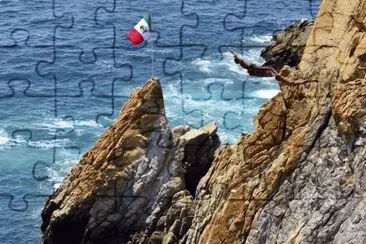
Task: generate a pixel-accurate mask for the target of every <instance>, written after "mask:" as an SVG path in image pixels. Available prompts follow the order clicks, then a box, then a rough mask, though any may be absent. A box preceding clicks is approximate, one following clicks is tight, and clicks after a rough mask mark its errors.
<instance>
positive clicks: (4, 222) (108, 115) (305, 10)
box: [0, 0, 320, 244]
mask: <svg viewBox="0 0 366 244" xmlns="http://www.w3.org/2000/svg"><path fill="white" fill-rule="evenodd" d="M319 4H320V0H292V1H288V0H261V1H258V0H232V1H223V0H212V1H208V0H207V1H204V0H202V1H199V0H195V1H193V0H192V1H184V0H183V1H181V0H176V1H170V0H157V1H141V0H135V1H121V0H119V1H113V0H103V1H102V0H90V1H77V0H62V1H61V0H53V1H52V0H47V1H46V0H0V243H14V244H18V243H40V242H41V232H40V224H41V218H40V212H41V209H42V207H43V205H44V203H45V200H46V198H47V195H49V194H50V193H52V191H53V190H54V189H56V188H57V187H58V186H59V185H60V183H61V182H62V179H63V177H64V176H65V175H66V174H67V173H68V172H69V170H70V168H71V167H72V165H74V164H75V163H77V162H78V160H79V159H80V157H81V156H82V154H83V153H85V152H86V151H87V150H88V149H89V148H90V147H91V146H92V145H93V144H94V142H95V141H96V139H97V138H98V136H99V135H101V133H102V132H103V131H104V130H105V129H106V128H107V127H108V126H109V125H110V124H111V123H112V122H113V120H114V119H115V118H116V116H117V115H118V113H119V111H120V108H121V106H122V105H123V103H124V102H125V101H126V99H127V98H128V96H129V94H130V93H131V92H132V91H133V90H134V89H135V88H137V87H139V86H142V85H143V84H144V82H145V81H146V80H147V79H148V78H150V77H151V76H158V77H159V78H160V81H161V84H162V87H163V91H164V100H165V106H166V115H167V117H168V119H169V123H170V126H171V127H175V126H178V125H181V124H189V125H191V126H192V127H199V126H202V125H204V124H206V123H208V122H210V121H216V123H217V124H218V126H219V134H220V137H221V140H222V142H223V143H233V142H235V140H236V139H237V138H238V137H239V136H240V134H241V133H242V132H251V131H252V130H253V118H254V115H255V114H256V113H257V112H258V110H259V108H260V106H261V105H262V104H263V103H265V102H266V101H268V99H270V98H271V97H273V96H274V95H275V94H277V93H278V91H279V88H278V85H277V82H276V81H275V80H274V79H272V78H252V77H248V74H247V73H246V71H245V70H243V69H241V68H240V67H239V66H237V65H236V64H235V63H234V62H233V58H232V55H231V54H230V52H229V50H233V51H235V52H237V53H238V54H240V55H242V56H243V57H244V58H245V59H246V60H248V61H250V62H253V63H256V64H261V63H263V60H262V59H261V58H260V51H261V49H262V48H263V47H264V46H266V45H268V44H269V43H270V41H271V37H272V34H273V33H274V32H276V31H278V30H280V29H282V28H284V27H285V26H286V25H288V24H290V23H292V22H294V21H296V20H300V19H308V18H314V17H315V15H316V13H317V10H318V8H319ZM148 11H151V15H152V32H151V33H149V37H148V40H147V41H146V42H145V43H144V44H141V45H140V46H137V47H135V46H132V45H131V44H130V43H129V42H128V40H126V35H127V33H128V31H129V30H130V29H131V28H132V27H133V26H134V25H135V24H136V23H137V22H138V21H139V19H140V18H141V17H142V16H143V14H144V13H145V12H148Z"/></svg>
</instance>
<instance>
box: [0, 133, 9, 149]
mask: <svg viewBox="0 0 366 244" xmlns="http://www.w3.org/2000/svg"><path fill="white" fill-rule="evenodd" d="M10 140H11V138H10V137H9V135H8V134H7V133H6V131H5V130H4V129H0V146H2V145H6V144H8V143H9V142H10Z"/></svg>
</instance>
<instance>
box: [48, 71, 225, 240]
mask: <svg viewBox="0 0 366 244" xmlns="http://www.w3.org/2000/svg"><path fill="white" fill-rule="evenodd" d="M216 131H217V126H216V125H214V124H209V125H207V126H205V127H203V128H202V129H198V130H194V129H192V130H191V129H190V128H189V127H186V126H185V127H182V128H181V129H176V130H175V137H174V138H173V134H172V132H171V130H170V129H169V127H168V122H167V120H166V117H165V113H164V103H163V95H162V89H161V87H160V84H159V81H158V80H157V79H156V78H154V79H151V80H149V81H148V82H147V83H146V84H145V86H144V87H143V88H141V89H138V90H137V91H135V92H134V93H133V95H132V96H131V98H130V99H129V101H128V102H127V103H126V104H125V105H124V107H123V108H122V110H121V112H120V115H119V116H118V118H117V120H116V121H115V122H114V124H113V125H112V126H111V127H110V128H109V129H107V130H106V131H105V132H104V134H103V135H102V136H101V137H100V139H99V140H98V141H97V143H96V144H95V145H94V146H93V148H92V149H91V150H90V151H89V152H87V153H86V154H85V155H84V156H83V158H82V159H81V161H80V162H79V163H78V164H77V165H75V166H74V167H73V169H72V171H71V173H70V174H69V175H68V176H67V177H66V179H65V180H64V182H63V184H62V185H61V186H60V188H59V189H58V190H57V191H56V192H55V193H53V194H52V195H51V196H50V198H49V199H48V201H47V202H46V205H45V207H44V209H43V211H42V219H43V224H42V231H43V238H44V242H45V243H114V242H116V241H117V242H119V243H125V242H128V241H133V242H149V243H161V242H163V241H164V242H165V243H175V242H176V241H177V240H179V239H181V238H182V237H183V236H184V235H185V233H186V232H187V230H188V228H189V227H190V225H191V221H192V218H193V215H194V213H193V212H192V210H193V207H192V206H193V198H192V196H191V195H190V193H189V192H188V191H187V190H186V189H187V186H186V185H187V183H186V181H185V178H189V179H190V177H193V178H194V180H195V181H197V182H198V181H199V180H200V178H201V177H203V175H204V174H205V173H206V171H207V169H208V168H209V166H210V163H211V161H212V158H213V153H214V151H215V149H216V148H217V147H218V144H219V141H218V137H217V135H216ZM179 133H180V134H179ZM192 145H194V146H193V147H192ZM188 151H189V156H188V155H187V152H188ZM193 159H194V160H193ZM193 165H196V166H197V167H198V168H199V167H200V166H201V165H203V166H204V169H203V170H202V169H201V171H198V172H196V171H193V170H191V169H190V167H191V166H193ZM185 168H187V169H185ZM193 173H194V175H193V176H188V174H193ZM189 184H191V183H189ZM190 186H191V185H190ZM194 187H195V186H194ZM194 190H195V189H194Z"/></svg>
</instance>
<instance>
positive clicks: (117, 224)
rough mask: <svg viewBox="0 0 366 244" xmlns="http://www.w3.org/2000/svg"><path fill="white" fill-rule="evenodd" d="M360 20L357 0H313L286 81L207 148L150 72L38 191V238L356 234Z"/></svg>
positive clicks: (361, 175)
mask: <svg viewBox="0 0 366 244" xmlns="http://www.w3.org/2000/svg"><path fill="white" fill-rule="evenodd" d="M365 23H366V0H352V1H344V0H324V1H323V2H322V5H321V8H320V12H319V14H318V16H317V19H316V21H315V23H314V26H313V29H312V30H311V33H310V36H309V38H308V40H307V43H306V47H305V49H304V51H303V56H302V60H301V62H300V63H299V64H298V65H297V66H296V65H295V66H294V67H293V68H288V67H286V68H283V69H282V70H281V75H283V76H284V77H286V78H287V79H288V80H292V81H294V82H281V81H280V83H279V84H280V88H281V92H280V93H279V94H278V95H276V96H275V97H274V98H273V99H271V100H270V101H269V102H268V103H266V104H265V105H263V107H262V108H261V110H260V112H259V114H258V115H257V117H256V118H255V126H256V129H255V131H254V133H252V134H243V135H242V136H241V138H240V139H239V140H238V142H237V143H236V144H234V145H225V146H222V147H220V148H219V149H218V150H216V153H215V156H214V155H213V154H214V151H215V149H216V148H217V147H218V139H217V136H216V127H215V126H214V125H212V124H210V125H207V126H206V127H204V128H202V129H200V130H193V129H189V128H188V127H186V126H181V127H178V128H175V129H173V130H172V131H171V130H170V129H169V127H168V125H167V121H166V118H165V116H164V107H163V100H162V94H161V89H160V85H159V83H158V82H157V81H154V80H150V81H149V82H148V83H147V84H146V85H145V86H144V88H142V89H140V90H138V91H137V92H135V93H134V95H133V96H132V98H131V99H130V101H129V102H128V103H127V104H126V105H125V106H124V108H123V109H122V111H121V114H120V116H119V118H118V119H117V121H116V122H115V123H114V125H113V126H112V127H111V128H110V129H108V130H107V131H106V132H105V133H104V135H102V137H101V138H100V140H99V141H98V142H97V143H96V145H95V146H94V147H93V148H92V149H91V150H90V151H89V152H88V153H87V154H85V155H84V157H83V159H82V160H81V162H80V163H79V164H78V165H76V166H75V167H74V168H73V170H72V172H71V174H70V175H69V176H68V177H67V178H66V179H65V181H64V183H63V185H62V186H61V187H60V189H59V190H58V191H57V192H55V193H54V194H53V195H52V196H51V197H50V199H49V200H48V201H47V203H46V206H45V209H44V210H43V213H42V218H43V221H44V222H43V225H42V229H43V233H44V239H45V242H46V243H114V241H116V240H118V241H120V243H128V242H130V243H220V244H221V243H332V242H334V243H363V242H366V210H365V207H366V202H365V199H366V198H365V194H366V178H365V175H366V146H365V145H366V104H365V103H366V100H365V98H366V81H365V74H366V73H365V72H366V68H365V67H366V64H365V62H366V54H365V53H366V52H365V50H366V34H365V32H366V26H365ZM301 35H302V34H301ZM303 81H306V82H303ZM213 157H214V159H213V162H212V163H211V159H212V158H213ZM207 170H208V172H207V173H206V171H207ZM203 175H205V176H204V177H203V178H201V177H202V176H203ZM198 181H199V183H198V185H197V182H198Z"/></svg>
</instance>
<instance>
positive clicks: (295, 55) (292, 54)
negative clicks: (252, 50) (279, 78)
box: [261, 20, 314, 70]
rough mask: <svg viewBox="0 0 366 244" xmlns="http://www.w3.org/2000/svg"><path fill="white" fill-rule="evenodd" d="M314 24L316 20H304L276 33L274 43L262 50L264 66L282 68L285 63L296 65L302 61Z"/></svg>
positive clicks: (291, 65)
mask: <svg viewBox="0 0 366 244" xmlns="http://www.w3.org/2000/svg"><path fill="white" fill-rule="evenodd" d="M313 25H314V21H312V20H303V21H301V22H298V23H294V24H292V25H290V26H288V27H286V28H285V29H284V30H283V31H281V32H279V33H277V34H275V35H274V36H273V38H272V43H271V44H270V45H269V46H268V47H266V48H265V49H264V50H263V51H262V52H261V56H262V57H263V58H264V59H265V60H266V62H265V63H264V64H263V66H271V67H273V68H275V69H276V70H281V69H282V67H283V66H285V65H288V66H290V67H296V66H297V65H298V64H299V63H300V61H301V57H302V55H303V52H304V49H305V46H306V42H307V40H308V38H309V35H310V32H311V30H312V28H313Z"/></svg>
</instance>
